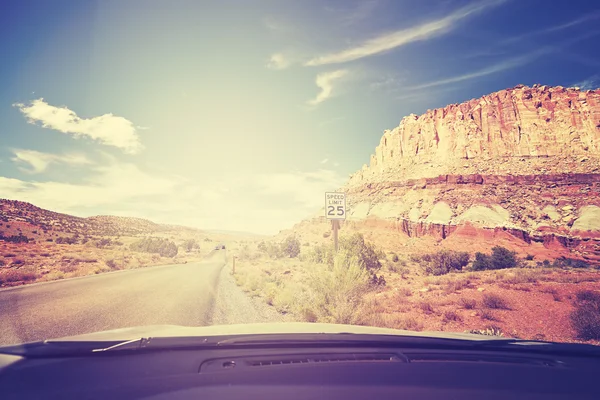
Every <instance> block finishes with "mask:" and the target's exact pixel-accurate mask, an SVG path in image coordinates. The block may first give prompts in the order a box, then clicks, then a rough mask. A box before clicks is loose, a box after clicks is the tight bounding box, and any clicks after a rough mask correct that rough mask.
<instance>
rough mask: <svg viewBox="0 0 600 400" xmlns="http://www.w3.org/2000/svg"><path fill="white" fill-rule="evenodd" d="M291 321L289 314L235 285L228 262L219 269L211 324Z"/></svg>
mask: <svg viewBox="0 0 600 400" xmlns="http://www.w3.org/2000/svg"><path fill="white" fill-rule="evenodd" d="M292 321H293V319H292V318H291V316H289V315H283V314H280V313H279V312H277V311H276V310H275V308H274V307H273V306H270V305H268V304H267V303H265V302H264V301H263V300H261V299H259V298H252V297H250V296H248V295H247V294H246V293H245V292H244V291H243V290H242V289H241V288H240V287H239V286H237V285H236V284H235V281H234V279H233V276H232V275H231V265H230V264H227V265H225V266H224V267H223V269H221V275H220V277H219V284H218V287H217V293H216V296H215V303H214V308H213V316H212V320H211V324H212V325H227V324H251V323H264V322H292Z"/></svg>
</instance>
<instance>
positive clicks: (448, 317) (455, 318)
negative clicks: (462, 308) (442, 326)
mask: <svg viewBox="0 0 600 400" xmlns="http://www.w3.org/2000/svg"><path fill="white" fill-rule="evenodd" d="M451 321H452V322H460V321H462V318H461V316H460V315H458V314H457V313H456V312H454V311H446V312H444V322H451Z"/></svg>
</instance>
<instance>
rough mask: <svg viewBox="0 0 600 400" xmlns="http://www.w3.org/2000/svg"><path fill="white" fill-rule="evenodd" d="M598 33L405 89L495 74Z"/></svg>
mask: <svg viewBox="0 0 600 400" xmlns="http://www.w3.org/2000/svg"><path fill="white" fill-rule="evenodd" d="M598 34H600V31H590V32H586V33H585V34H583V35H581V36H576V37H572V38H570V39H568V40H565V41H563V42H562V43H559V44H557V45H553V46H546V47H542V48H540V49H538V50H535V51H531V52H529V53H527V54H524V55H521V56H517V57H513V58H509V59H507V60H504V61H500V62H497V63H495V64H493V65H491V66H489V67H486V68H483V69H480V70H477V71H473V72H469V73H466V74H461V75H457V76H453V77H450V78H445V79H440V80H437V81H433V82H428V83H424V84H422V85H417V86H412V87H409V88H407V90H421V89H426V88H431V87H436V86H443V85H447V84H451V83H457V82H462V81H466V80H470V79H475V78H479V77H482V76H486V75H491V74H495V73H497V72H502V71H504V70H507V69H512V68H516V67H519V66H521V65H525V64H528V63H530V62H532V61H534V60H536V59H538V58H540V57H542V56H544V55H547V54H551V53H555V52H558V51H561V50H562V49H564V48H567V47H568V46H570V45H572V44H574V43H577V42H579V41H581V40H584V39H588V38H591V37H594V36H597V35H598Z"/></svg>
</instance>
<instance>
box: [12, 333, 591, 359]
mask: <svg viewBox="0 0 600 400" xmlns="http://www.w3.org/2000/svg"><path fill="white" fill-rule="evenodd" d="M265 347H268V348H289V347H294V348H307V347H341V348H343V347H396V348H402V349H438V350H466V351H477V350H482V351H511V352H519V353H523V352H534V353H539V354H553V355H574V356H581V355H585V356H591V357H599V356H600V346H594V345H589V344H579V343H555V342H543V341H535V340H532V341H529V340H523V339H511V338H501V337H498V338H489V339H488V338H480V339H462V338H443V337H428V336H408V335H407V336H397V335H373V334H355V333H333V334H331V333H301V334H289V333H287V334H251V335H223V336H192V337H148V338H137V339H132V340H127V341H113V342H76V341H73V342H62V341H44V342H37V343H29V344H26V345H19V346H12V347H5V348H1V349H0V353H5V354H13V355H23V356H27V357H36V356H38V357H51V356H84V355H90V354H113V353H115V352H119V353H120V352H139V351H161V350H186V349H188V350H194V349H201V348H236V349H239V348H265Z"/></svg>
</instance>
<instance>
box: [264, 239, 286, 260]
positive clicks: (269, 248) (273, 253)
mask: <svg viewBox="0 0 600 400" xmlns="http://www.w3.org/2000/svg"><path fill="white" fill-rule="evenodd" d="M266 253H267V255H268V256H269V257H270V258H273V259H278V258H283V257H284V256H285V254H284V253H283V250H282V248H281V245H279V244H277V243H272V242H268V243H267V244H266Z"/></svg>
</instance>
